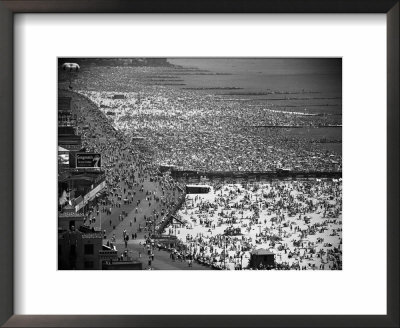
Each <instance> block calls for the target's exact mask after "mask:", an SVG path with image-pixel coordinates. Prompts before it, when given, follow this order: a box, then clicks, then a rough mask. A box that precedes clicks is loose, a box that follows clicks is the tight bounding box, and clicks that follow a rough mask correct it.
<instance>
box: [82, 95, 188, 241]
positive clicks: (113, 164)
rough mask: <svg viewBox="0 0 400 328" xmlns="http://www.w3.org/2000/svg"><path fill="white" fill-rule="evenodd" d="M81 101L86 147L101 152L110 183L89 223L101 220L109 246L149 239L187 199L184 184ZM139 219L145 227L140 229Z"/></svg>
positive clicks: (88, 104) (91, 224)
mask: <svg viewBox="0 0 400 328" xmlns="http://www.w3.org/2000/svg"><path fill="white" fill-rule="evenodd" d="M77 101H81V102H82V103H81V104H80V106H81V107H82V111H81V112H80V113H79V116H78V134H80V135H81V136H82V143H83V144H82V146H83V148H84V149H85V150H86V151H88V152H95V153H101V156H102V168H103V169H104V170H105V180H106V189H105V190H104V192H103V196H102V198H101V201H99V202H98V203H97V204H93V206H91V207H90V209H89V210H88V211H86V212H85V216H86V221H85V224H88V225H90V226H96V227H99V226H100V225H99V222H98V221H97V222H96V220H99V219H100V220H102V221H103V222H104V223H103V225H102V230H103V232H104V235H105V236H106V237H107V238H106V239H107V241H108V242H109V244H115V243H116V242H117V241H118V240H119V241H120V242H121V240H122V241H128V240H129V239H135V238H137V236H138V233H142V234H141V237H143V232H144V233H146V234H147V235H150V234H151V232H152V231H153V230H154V226H155V224H156V223H157V222H158V221H159V220H160V219H161V218H162V217H163V216H164V215H165V214H166V213H167V212H168V211H169V210H170V209H171V208H173V207H174V206H175V205H176V202H177V199H178V198H179V196H180V195H182V190H183V189H182V186H181V184H180V183H178V182H176V181H174V180H173V179H172V178H170V177H168V176H160V175H158V174H157V170H156V167H155V166H154V165H153V164H152V163H151V161H150V160H149V158H148V157H147V156H146V155H145V154H143V153H142V152H140V151H139V150H138V149H136V148H135V147H134V145H132V144H130V143H129V142H127V140H126V139H125V137H124V136H123V135H122V134H121V133H120V132H118V131H116V130H115V129H114V128H113V127H112V125H111V124H110V122H109V121H108V120H107V118H106V117H105V116H104V115H99V114H100V113H99V111H98V108H97V107H96V106H95V105H94V104H93V103H91V102H90V101H88V100H87V99H85V98H83V97H81V98H80V99H79V98H78V100H77ZM146 182H150V184H149V183H146ZM150 186H152V188H150ZM137 194H140V197H137V196H139V195H137ZM134 202H135V203H134ZM150 207H151V208H152V209H153V210H152V211H151V213H148V211H146V212H147V214H144V212H145V211H143V208H145V209H146V208H150ZM124 208H132V209H133V210H132V211H131V212H133V213H132V215H131V216H130V217H129V218H128V214H130V213H128V211H125V210H123V209H124ZM115 213H119V215H118V217H117V218H118V220H113V219H111V217H112V214H115ZM114 216H115V215H114ZM114 216H113V217H114ZM139 219H140V220H139ZM123 221H125V223H124V224H123V225H122V226H123V227H126V228H125V229H118V226H120V224H121V222H123ZM127 221H128V222H129V225H127ZM139 221H143V224H142V225H140V224H139V225H138V224H137V222H139Z"/></svg>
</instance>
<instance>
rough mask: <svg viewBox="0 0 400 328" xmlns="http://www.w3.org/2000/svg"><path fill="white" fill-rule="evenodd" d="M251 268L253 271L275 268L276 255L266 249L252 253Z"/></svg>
mask: <svg viewBox="0 0 400 328" xmlns="http://www.w3.org/2000/svg"><path fill="white" fill-rule="evenodd" d="M250 267H251V268H253V269H258V268H260V267H262V268H271V269H272V268H274V267H275V254H274V253H272V252H270V251H269V250H266V249H264V248H260V249H257V250H255V251H253V252H251V253H250Z"/></svg>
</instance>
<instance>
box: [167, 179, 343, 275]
mask: <svg viewBox="0 0 400 328" xmlns="http://www.w3.org/2000/svg"><path fill="white" fill-rule="evenodd" d="M214 188H215V189H214V190H213V191H212V192H211V193H210V194H198V195H187V199H186V203H185V204H184V206H183V207H182V208H181V210H180V211H179V213H178V214H177V215H178V217H179V218H180V220H182V221H184V222H185V224H182V225H179V226H178V227H175V228H176V229H175V230H176V231H174V230H173V229H172V228H170V229H169V231H168V232H169V233H171V234H176V236H177V237H178V238H179V239H180V240H181V241H182V242H183V244H184V245H185V246H186V247H185V248H184V249H185V252H188V253H189V254H191V256H192V257H193V258H194V259H195V260H199V261H202V262H206V263H208V264H209V265H212V266H215V267H219V268H223V267H227V268H230V269H236V268H238V267H239V268H247V267H248V266H249V260H250V257H251V254H252V252H253V251H255V250H256V249H260V248H264V249H268V250H270V251H272V252H273V253H274V254H275V260H276V268H277V269H282V270H283V269H299V270H306V269H312V270H324V269H325V270H327V269H332V270H335V269H336V270H340V269H341V267H342V248H341V244H342V239H341V230H342V218H341V213H342V183H341V180H328V179H313V180H304V181H271V182H264V183H255V184H230V185H215V187H214Z"/></svg>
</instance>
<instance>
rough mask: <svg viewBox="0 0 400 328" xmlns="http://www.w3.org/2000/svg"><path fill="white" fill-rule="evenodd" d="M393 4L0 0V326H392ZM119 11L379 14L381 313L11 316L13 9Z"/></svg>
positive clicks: (395, 314) (391, 0)
mask: <svg viewBox="0 0 400 328" xmlns="http://www.w3.org/2000/svg"><path fill="white" fill-rule="evenodd" d="M399 8H400V5H399V1H398V0H272V1H265V0H219V1H215V0H202V1H188V0H170V1H166V0H133V1H128V0H92V1H84V0H81V1H77V0H59V1H55V0H37V1H36V0H35V1H32V0H28V1H19V0H0V63H1V65H2V69H1V73H0V113H1V119H0V149H1V151H2V155H1V156H0V208H1V212H0V213H1V214H0V259H1V264H0V295H1V296H0V324H2V325H4V326H5V327H42V326H43V327H110V326H115V327H150V326H151V327H153V326H162V327H198V326H206V327H213V326H229V327H241V326H246V327H264V326H265V327H399V92H398V90H399V27H400V26H399ZM122 12H124V13H129V12H130V13H384V14H386V17H387V315H366V316H364V315H362V316H361V315H347V316H341V315H327V316H323V315H316V316H308V315H294V316H277V315H268V316H263V315H251V316H242V315H240V316H224V315H213V316H202V315H196V316H187V315H183V316H177V315H173V316H157V315H151V316H144V315H139V316H129V315H123V316H110V315H104V316H98V315H96V316H89V315H70V316H68V315H35V316H32V315H14V306H13V305H14V304H13V303H14V297H13V286H14V279H13V277H14V272H13V256H14V254H13V242H14V239H13V233H14V231H13V218H14V216H13V213H14V211H13V204H14V199H15V198H14V197H15V196H14V187H13V177H14V170H13V164H14V162H13V156H14V147H13V140H14V138H13V133H14V129H13V124H14V119H13V118H14V114H13V55H14V54H13V28H14V26H13V21H14V14H16V13H122ZM372 174H374V173H372ZM377 174H379V173H377ZM367 287H368V286H366V288H367ZM343 297H345V295H343Z"/></svg>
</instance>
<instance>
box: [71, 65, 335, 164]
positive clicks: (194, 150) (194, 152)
mask: <svg viewBox="0 0 400 328" xmlns="http://www.w3.org/2000/svg"><path fill="white" fill-rule="evenodd" d="M157 69H162V68H157ZM148 70H150V71H151V69H149V68H118V67H112V68H108V69H106V70H104V68H95V67H94V68H91V69H90V70H88V71H87V72H85V74H86V75H85V76H84V78H83V77H81V78H80V79H79V80H78V81H77V83H76V89H77V92H79V93H81V94H82V95H84V96H86V97H88V98H89V99H91V100H92V101H93V102H94V103H95V104H96V105H98V106H99V107H100V109H101V110H102V111H103V112H104V113H105V115H106V116H107V117H108V118H109V120H110V121H112V123H113V126H114V127H115V128H117V129H118V130H119V131H122V132H123V133H124V134H125V135H126V136H127V137H135V136H140V137H143V138H145V140H147V142H148V144H149V145H150V146H149V147H148V151H149V152H150V153H151V154H152V155H153V157H154V161H155V162H157V163H159V164H168V165H174V166H177V167H181V168H183V169H186V170H198V171H253V172H257V171H258V172H262V171H273V170H276V169H279V168H287V169H291V170H300V171H341V162H342V160H341V152H338V151H335V150H333V149H331V148H328V147H325V143H326V142H327V141H326V138H325V140H324V143H323V142H320V141H321V138H319V137H310V136H307V135H305V136H298V135H296V138H290V132H288V130H287V129H284V128H280V129H277V128H272V129H271V128H261V127H259V126H264V125H265V126H277V125H280V126H297V127H298V126H304V127H307V128H313V127H315V126H325V125H338V124H339V125H340V124H341V116H339V117H340V120H338V116H318V115H316V116H311V115H304V113H300V112H299V113H297V114H296V112H293V111H291V112H285V111H277V110H270V109H269V108H265V106H264V107H263V106H248V105H247V104H246V103H244V102H241V101H239V100H238V101H217V99H216V97H215V96H214V95H207V94H204V93H198V92H193V91H189V90H177V89H174V88H170V87H166V86H160V85H156V86H154V85H147V84H143V83H140V82H139V81H140V78H138V75H139V77H140V76H143V75H145V74H146V72H147V71H148ZM153 70H154V69H153ZM123 83H125V85H124V86H122V84H123ZM115 90H120V91H118V92H116V91H115ZM116 94H119V95H122V96H123V99H120V98H116V97H115V95H116ZM255 126H258V127H257V128H255ZM328 141H329V140H328ZM143 142H145V141H143Z"/></svg>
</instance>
